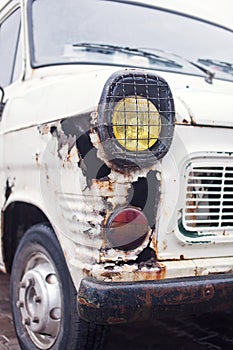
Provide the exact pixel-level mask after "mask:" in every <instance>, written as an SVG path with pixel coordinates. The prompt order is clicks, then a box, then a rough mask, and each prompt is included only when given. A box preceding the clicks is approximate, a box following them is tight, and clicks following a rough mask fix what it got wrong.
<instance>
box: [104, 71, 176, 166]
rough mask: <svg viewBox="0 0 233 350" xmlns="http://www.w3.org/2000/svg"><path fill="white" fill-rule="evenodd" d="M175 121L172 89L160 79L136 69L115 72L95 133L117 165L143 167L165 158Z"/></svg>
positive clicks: (108, 82)
mask: <svg viewBox="0 0 233 350" xmlns="http://www.w3.org/2000/svg"><path fill="white" fill-rule="evenodd" d="M174 122H175V111H174V102H173V98H172V94H171V90H170V88H169V86H168V84H167V83H166V81H165V80H163V79H162V78H160V77H158V76H155V75H153V74H150V73H148V74H145V73H142V72H141V71H137V70H125V71H123V72H122V71H121V72H117V73H115V74H114V75H113V76H111V77H110V79H109V80H108V81H107V83H106V85H105V88H104V90H103V93H102V96H101V100H100V103H99V108H98V132H99V137H100V141H101V143H102V146H103V149H104V152H105V155H106V157H107V160H108V161H109V162H111V163H112V164H113V165H114V166H115V167H116V168H118V169H122V168H125V167H128V168H129V167H133V168H135V167H144V166H148V165H151V164H153V163H154V162H155V160H157V159H160V158H162V157H164V155H165V154H166V153H167V152H168V150H169V147H170V144H171V142H172V137H173V132H174Z"/></svg>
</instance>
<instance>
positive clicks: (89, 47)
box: [73, 43, 183, 68]
mask: <svg viewBox="0 0 233 350" xmlns="http://www.w3.org/2000/svg"><path fill="white" fill-rule="evenodd" d="M73 47H83V48H84V49H85V51H90V52H97V53H102V54H105V55H112V54H114V53H115V52H116V51H117V52H121V53H124V54H128V55H129V54H130V55H134V56H140V57H146V58H148V59H149V60H150V61H152V62H153V63H155V64H158V65H161V64H162V65H164V66H166V67H171V68H183V66H182V65H181V64H179V63H177V62H175V61H173V60H171V59H168V58H165V57H162V56H159V55H156V54H154V53H151V52H147V51H144V50H140V49H136V48H131V47H124V46H116V45H108V44H94V43H78V44H73Z"/></svg>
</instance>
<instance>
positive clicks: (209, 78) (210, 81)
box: [188, 61, 215, 84]
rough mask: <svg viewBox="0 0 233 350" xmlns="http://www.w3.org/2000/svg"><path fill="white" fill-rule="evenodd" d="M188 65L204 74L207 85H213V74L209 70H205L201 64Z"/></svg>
mask: <svg viewBox="0 0 233 350" xmlns="http://www.w3.org/2000/svg"><path fill="white" fill-rule="evenodd" d="M188 62H189V63H190V64H192V65H193V66H194V67H196V68H198V69H200V70H201V71H202V72H204V73H205V74H206V76H205V81H206V82H207V83H208V84H213V78H214V76H215V73H214V72H212V71H211V70H209V69H207V68H206V67H204V66H202V65H201V64H198V63H196V62H192V61H188Z"/></svg>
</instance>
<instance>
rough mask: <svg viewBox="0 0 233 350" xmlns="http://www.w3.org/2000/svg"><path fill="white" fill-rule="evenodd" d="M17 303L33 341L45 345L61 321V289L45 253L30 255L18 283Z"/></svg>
mask: <svg viewBox="0 0 233 350" xmlns="http://www.w3.org/2000/svg"><path fill="white" fill-rule="evenodd" d="M17 307H18V308H19V309H20V313H21V317H22V323H23V324H24V325H25V327H26V329H27V331H28V334H29V336H30V338H31V340H32V341H33V343H34V344H35V345H36V346H37V347H38V348H39V349H49V348H50V347H51V346H52V345H53V344H54V343H55V341H56V339H57V337H58V333H59V330H60V324H61V290H60V286H59V281H58V278H57V274H56V271H55V268H54V266H53V264H52V263H51V262H50V260H49V259H48V258H47V257H46V255H44V254H42V253H39V254H35V255H32V256H31V258H30V259H29V261H28V263H27V266H26V268H25V270H24V275H23V276H22V279H21V281H20V283H19V295H18V301H17Z"/></svg>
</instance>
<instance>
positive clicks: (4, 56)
mask: <svg viewBox="0 0 233 350" xmlns="http://www.w3.org/2000/svg"><path fill="white" fill-rule="evenodd" d="M19 30H20V11H19V10H16V11H15V12H13V13H12V15H10V16H9V17H8V18H7V19H6V20H5V21H4V22H3V23H2V24H1V26H0V84H1V85H2V86H6V85H9V84H10V83H11V82H12V80H13V74H14V65H15V62H16V57H17V48H18V41H19ZM18 60H19V58H17V62H18ZM18 67H19V65H18ZM16 76H17V74H16Z"/></svg>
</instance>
